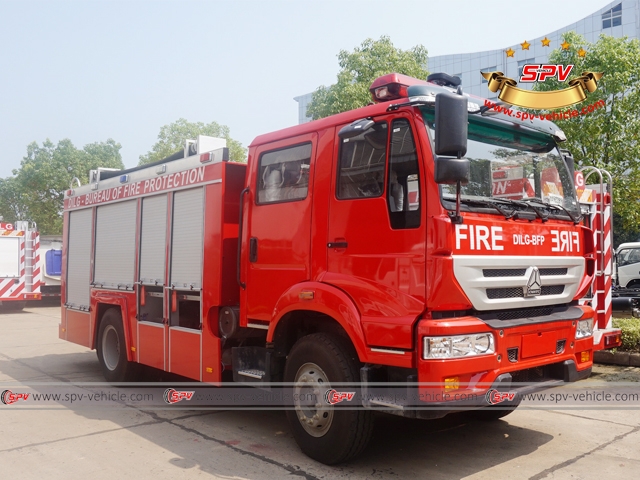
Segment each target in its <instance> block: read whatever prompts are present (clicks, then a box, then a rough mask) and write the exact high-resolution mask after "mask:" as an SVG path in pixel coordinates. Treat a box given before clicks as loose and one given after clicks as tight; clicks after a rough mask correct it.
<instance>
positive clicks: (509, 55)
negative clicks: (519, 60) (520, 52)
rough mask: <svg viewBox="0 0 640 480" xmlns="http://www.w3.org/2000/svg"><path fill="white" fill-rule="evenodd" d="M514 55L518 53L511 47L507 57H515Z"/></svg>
mask: <svg viewBox="0 0 640 480" xmlns="http://www.w3.org/2000/svg"><path fill="white" fill-rule="evenodd" d="M514 53H516V51H515V50H514V49H512V48H511V47H509V50H507V57H513V54H514Z"/></svg>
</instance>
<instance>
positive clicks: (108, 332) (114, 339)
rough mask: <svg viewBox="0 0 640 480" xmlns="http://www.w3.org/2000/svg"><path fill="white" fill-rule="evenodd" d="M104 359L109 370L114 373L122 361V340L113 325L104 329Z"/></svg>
mask: <svg viewBox="0 0 640 480" xmlns="http://www.w3.org/2000/svg"><path fill="white" fill-rule="evenodd" d="M102 359H103V360H104V364H105V366H106V367H107V368H108V369H109V370H111V371H113V370H115V369H116V368H118V362H119V361H120V339H119V338H118V332H117V331H116V329H115V327H114V326H113V325H108V326H107V328H105V329H104V335H103V336H102Z"/></svg>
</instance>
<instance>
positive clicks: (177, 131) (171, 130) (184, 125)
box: [138, 118, 247, 165]
mask: <svg viewBox="0 0 640 480" xmlns="http://www.w3.org/2000/svg"><path fill="white" fill-rule="evenodd" d="M198 135H208V136H210V137H218V138H225V139H226V140H227V147H229V158H230V160H231V161H233V162H245V161H246V157H247V152H246V149H245V148H244V147H243V146H242V144H241V143H240V142H238V141H237V140H234V139H232V138H231V136H230V135H229V127H227V126H226V125H220V124H218V123H216V122H211V123H208V124H204V123H202V122H197V123H193V122H188V121H187V120H185V119H184V118H179V119H178V120H176V121H175V122H173V123H170V124H169V125H165V126H163V127H162V128H160V133H159V134H158V141H157V142H156V143H155V144H154V145H153V147H151V151H149V152H147V153H146V154H145V155H140V162H138V165H144V164H147V163H151V162H155V161H157V160H162V159H163V158H166V157H168V156H169V155H171V154H173V153H175V152H177V151H178V150H181V149H183V148H184V142H185V140H187V139H195V138H196V137H197V136H198Z"/></svg>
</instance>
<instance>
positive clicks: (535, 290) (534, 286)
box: [524, 267, 542, 297]
mask: <svg viewBox="0 0 640 480" xmlns="http://www.w3.org/2000/svg"><path fill="white" fill-rule="evenodd" d="M541 293H542V281H541V280H540V270H538V267H531V275H530V276H529V280H528V281H527V288H526V289H525V291H524V296H525V297H535V296H536V295H540V294H541Z"/></svg>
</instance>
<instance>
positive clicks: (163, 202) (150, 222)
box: [140, 195, 167, 285]
mask: <svg viewBox="0 0 640 480" xmlns="http://www.w3.org/2000/svg"><path fill="white" fill-rule="evenodd" d="M166 243H167V195H157V196H154V197H147V198H144V199H143V200H142V231H141V235H140V282H142V283H143V284H146V285H164V269H165V265H166V262H165V257H166Z"/></svg>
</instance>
